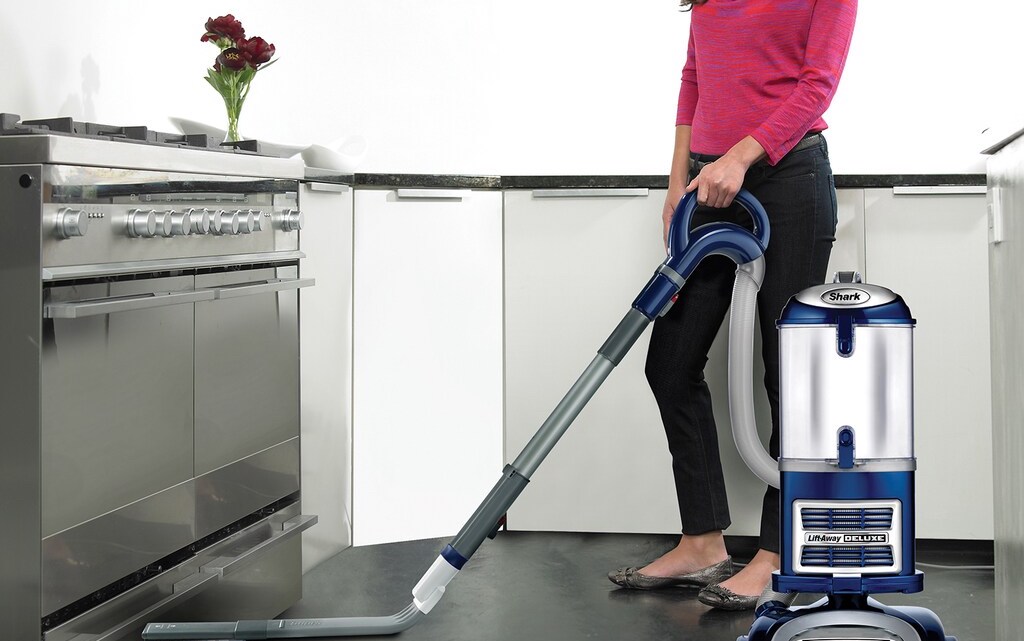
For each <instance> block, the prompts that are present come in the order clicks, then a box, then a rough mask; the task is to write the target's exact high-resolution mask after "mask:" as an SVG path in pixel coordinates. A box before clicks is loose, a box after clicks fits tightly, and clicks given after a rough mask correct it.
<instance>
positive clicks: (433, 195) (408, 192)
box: [395, 189, 467, 200]
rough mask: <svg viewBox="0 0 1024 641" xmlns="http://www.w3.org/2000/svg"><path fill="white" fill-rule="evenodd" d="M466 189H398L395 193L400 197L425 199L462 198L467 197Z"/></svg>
mask: <svg viewBox="0 0 1024 641" xmlns="http://www.w3.org/2000/svg"><path fill="white" fill-rule="evenodd" d="M466 193H467V191H466V190H465V189H396V190H395V194H397V195H398V197H399V198H419V199H423V200H436V199H441V198H447V199H450V200H462V199H463V198H465V197H466Z"/></svg>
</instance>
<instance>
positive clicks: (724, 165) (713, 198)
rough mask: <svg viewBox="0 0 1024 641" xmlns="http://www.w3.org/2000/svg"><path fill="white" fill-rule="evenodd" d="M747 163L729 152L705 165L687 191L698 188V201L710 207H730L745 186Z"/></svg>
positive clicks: (687, 187)
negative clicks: (730, 155) (744, 178)
mask: <svg viewBox="0 0 1024 641" xmlns="http://www.w3.org/2000/svg"><path fill="white" fill-rule="evenodd" d="M746 175H747V165H745V164H744V163H742V162H740V161H738V160H735V159H733V158H730V157H729V155H728V154H726V155H724V156H722V157H721V158H719V159H718V160H716V161H715V162H712V163H708V164H706V165H704V167H703V168H702V169H701V170H700V173H699V174H698V175H697V177H696V178H694V179H693V180H691V181H690V184H689V185H687V186H686V193H690V192H691V191H693V190H695V189H696V190H697V203H698V204H700V205H707V206H708V207H728V206H729V205H731V204H732V199H733V198H735V197H736V194H738V193H739V191H740V187H742V186H743V177H744V176H746Z"/></svg>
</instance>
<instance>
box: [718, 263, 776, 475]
mask: <svg viewBox="0 0 1024 641" xmlns="http://www.w3.org/2000/svg"><path fill="white" fill-rule="evenodd" d="M763 280H764V257H763V256H759V257H758V258H757V259H756V260H754V261H751V262H749V263H745V264H743V265H740V266H739V267H737V269H736V282H735V284H734V285H733V288H732V307H731V311H730V313H729V418H730V420H731V421H732V437H733V439H734V440H735V441H736V449H737V450H739V453H740V457H741V458H742V459H743V462H744V463H746V464H747V467H749V468H750V471H752V472H753V473H754V474H756V475H757V477H758V478H760V479H761V480H762V481H764V482H765V483H767V484H768V485H771V486H772V487H779V464H778V462H777V461H776V460H775V459H773V458H772V457H771V455H770V454H769V453H768V452H767V450H765V448H764V445H763V444H762V442H761V439H760V437H759V436H758V434H757V422H756V421H755V419H754V387H753V379H754V318H755V312H756V311H757V292H758V290H759V289H760V288H761V281H763Z"/></svg>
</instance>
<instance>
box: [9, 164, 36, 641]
mask: <svg viewBox="0 0 1024 641" xmlns="http://www.w3.org/2000/svg"><path fill="white" fill-rule="evenodd" d="M42 184H43V181H42V174H41V171H40V168H39V167H38V166H15V167H0V221H3V225H4V228H3V233H2V234H0V274H3V278H0V300H2V301H3V312H2V313H0V354H2V355H3V356H2V359H3V363H4V365H3V367H2V368H0V408H3V418H2V422H0V425H2V432H3V447H0V487H2V488H3V491H2V492H0V514H3V515H4V516H5V517H6V520H7V523H5V525H4V527H2V528H0V550H2V554H0V595H3V596H2V598H0V621H3V631H4V636H5V637H6V638H9V639H35V638H38V636H39V618H40V616H41V614H40V611H39V590H40V577H39V564H40V544H39V540H40V538H41V536H40V525H39V524H40V511H41V510H40V503H39V492H40V488H39V485H40V480H39V479H40V471H39V452H40V441H39V421H40V417H39V413H40V408H39V398H40V395H41V391H40V362H39V346H40V345H41V344H42V342H43V339H42V330H41V324H40V320H39V309H40V307H41V306H42V290H41V285H40V282H39V262H40V237H39V208H40V203H41V201H42V191H41V189H42Z"/></svg>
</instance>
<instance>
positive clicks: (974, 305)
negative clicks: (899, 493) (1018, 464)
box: [865, 188, 993, 539]
mask: <svg viewBox="0 0 1024 641" xmlns="http://www.w3.org/2000/svg"><path fill="white" fill-rule="evenodd" d="M897 190H899V188H897ZM908 191H911V192H914V191H915V190H913V189H911V190H908ZM946 191H949V190H948V189H947V190H946ZM964 191H966V190H964ZM865 221H866V222H865V230H866V245H867V272H868V274H869V276H870V282H872V283H875V284H878V285H882V286H885V287H888V288H890V289H892V290H893V291H895V292H896V293H898V294H900V295H902V296H903V298H904V299H905V300H906V301H907V304H908V305H909V306H910V311H911V312H912V313H913V316H914V318H916V319H917V329H916V330H915V336H914V360H915V362H914V371H915V381H914V423H915V435H916V439H915V449H916V453H917V459H918V472H917V535H918V536H919V537H922V538H949V539H991V538H992V535H993V525H992V522H993V513H992V475H991V469H992V408H991V397H990V394H991V372H990V370H989V366H990V352H989V298H988V293H989V290H988V229H987V219H986V208H985V196H984V194H979V193H960V194H956V193H940V194H935V193H932V194H929V193H902V194H894V190H893V189H869V190H867V191H866V195H865ZM955 470H959V471H961V472H962V473H957V474H956V475H955V476H956V478H955V481H953V482H951V481H952V479H951V476H950V474H951V471H955ZM952 515H955V518H951V516H952Z"/></svg>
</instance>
